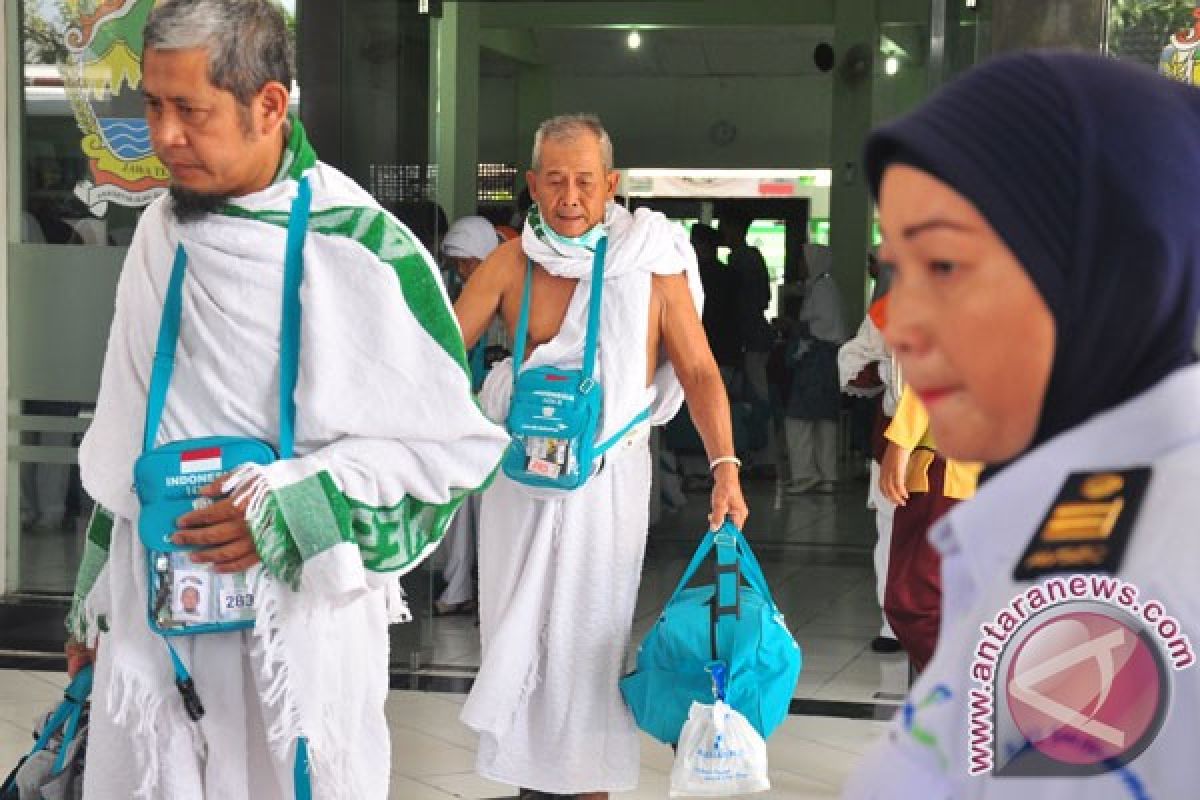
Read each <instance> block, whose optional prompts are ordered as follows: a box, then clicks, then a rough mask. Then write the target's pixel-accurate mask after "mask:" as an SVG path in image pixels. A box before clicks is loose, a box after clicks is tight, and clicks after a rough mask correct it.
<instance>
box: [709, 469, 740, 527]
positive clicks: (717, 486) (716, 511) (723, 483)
mask: <svg viewBox="0 0 1200 800" xmlns="http://www.w3.org/2000/svg"><path fill="white" fill-rule="evenodd" d="M726 516H728V517H729V518H730V519H731V520H732V521H733V524H734V525H736V526H737V529H738V530H741V529H742V527H743V526H744V525H745V524H746V517H748V516H750V510H749V509H748V508H746V498H744V497H742V484H741V481H740V480H739V479H738V467H737V464H718V465H717V468H716V470H715V471H714V472H713V490H712V513H711V514H709V515H708V525H709V527H710V528H711V529H712V530H714V531H715V530H716V529H717V528H719V527H721V524H722V523H724V522H725V517H726Z"/></svg>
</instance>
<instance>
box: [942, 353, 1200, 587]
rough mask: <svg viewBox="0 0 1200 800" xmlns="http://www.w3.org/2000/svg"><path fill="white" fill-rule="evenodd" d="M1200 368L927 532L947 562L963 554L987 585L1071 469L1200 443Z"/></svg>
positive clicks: (1174, 377)
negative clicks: (1199, 407)
mask: <svg viewBox="0 0 1200 800" xmlns="http://www.w3.org/2000/svg"><path fill="white" fill-rule="evenodd" d="M1197 397H1200V365H1193V366H1189V367H1183V368H1182V369H1178V370H1176V371H1175V372H1172V373H1171V374H1170V375H1168V376H1167V377H1166V378H1164V379H1163V380H1161V381H1159V383H1158V384H1156V385H1155V386H1153V387H1151V388H1150V389H1148V390H1146V391H1145V392H1143V393H1142V394H1140V395H1138V396H1137V397H1134V398H1133V399H1132V400H1129V401H1127V402H1125V403H1123V404H1121V405H1119V406H1117V407H1116V408H1113V409H1110V410H1108V411H1105V412H1102V413H1100V414H1097V415H1096V416H1094V417H1092V418H1091V419H1089V420H1088V421H1086V422H1084V423H1083V424H1082V425H1078V426H1076V427H1074V428H1072V429H1070V430H1068V431H1066V432H1064V433H1061V434H1059V435H1058V436H1056V437H1054V438H1053V439H1050V440H1049V441H1047V442H1045V443H1044V444H1042V445H1041V446H1039V447H1037V448H1036V449H1034V450H1032V451H1030V452H1029V453H1026V454H1025V455H1023V456H1021V457H1020V458H1019V459H1017V460H1016V461H1014V462H1013V463H1012V464H1010V465H1008V466H1007V467H1005V468H1004V469H1003V470H1001V471H1000V472H998V473H996V475H995V476H994V477H992V478H991V480H989V481H987V482H986V483H985V484H984V485H983V486H982V487H980V489H979V492H978V493H977V494H976V495H975V496H974V497H973V498H971V499H970V500H968V501H966V502H964V503H961V504H959V505H958V506H956V507H955V508H954V509H953V510H952V511H951V512H950V513H949V514H947V515H946V516H945V517H944V518H942V520H941V521H939V522H938V523H937V524H936V525H935V526H934V528H933V530H932V532H931V533H930V541H931V542H932V543H933V545H934V546H935V547H936V548H937V549H938V550H939V551H940V552H941V553H942V555H943V556H944V557H946V558H950V557H955V556H958V557H964V558H966V559H967V561H968V565H969V569H970V571H971V574H972V575H973V576H974V577H975V579H976V580H977V581H978V582H979V583H983V582H984V581H986V580H990V578H991V577H992V576H993V575H994V574H995V570H996V568H997V566H1001V567H1002V568H1003V569H1008V568H1009V567H1010V566H1011V565H1012V564H1014V563H1016V560H1017V558H1018V557H1019V556H1020V554H1021V552H1022V551H1023V550H1024V548H1025V546H1026V545H1027V544H1028V543H1029V539H1030V537H1031V536H1032V535H1033V530H1034V528H1035V527H1036V525H1037V524H1038V522H1040V521H1041V518H1042V517H1043V516H1044V515H1045V513H1046V509H1048V508H1049V507H1050V504H1051V503H1052V502H1053V501H1054V498H1055V497H1057V496H1058V492H1059V490H1060V489H1061V488H1062V483H1063V481H1064V480H1065V479H1066V477H1067V475H1069V474H1070V473H1072V472H1082V471H1089V470H1100V469H1124V468H1127V467H1136V466H1145V465H1148V464H1152V463H1153V462H1155V461H1157V460H1158V459H1160V458H1162V457H1163V456H1165V455H1166V454H1167V453H1169V452H1171V451H1173V450H1176V449H1178V448H1179V447H1181V446H1182V445H1184V444H1186V443H1188V442H1190V441H1193V440H1195V439H1198V438H1200V415H1198V414H1196V413H1195V405H1196V398H1197Z"/></svg>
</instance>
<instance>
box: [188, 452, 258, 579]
mask: <svg viewBox="0 0 1200 800" xmlns="http://www.w3.org/2000/svg"><path fill="white" fill-rule="evenodd" d="M226 478H227V476H224V475H222V476H221V477H220V478H217V479H216V480H215V481H213V482H212V483H210V484H209V485H208V486H205V487H204V488H203V489H201V490H200V495H201V496H202V497H208V498H211V499H216V498H220V499H216V502H214V503H213V504H212V505H211V506H209V507H208V508H202V509H200V510H198V511H192V512H190V513H187V514H184V515H183V516H182V517H180V518H179V519H178V520H176V523H175V524H177V525H178V526H179V527H180V530H179V531H178V532H177V533H176V534H175V535H174V536H173V537H172V538H171V541H173V542H175V544H183V545H194V546H197V547H200V548H202V549H200V550H196V551H195V552H193V553H192V554H191V557H192V561H194V562H196V563H197V564H203V563H210V564H212V565H213V566H214V568H215V569H216V570H217V572H241V571H243V570H246V569H249V568H250V567H252V566H254V565H255V564H257V563H258V561H259V558H258V551H257V550H256V549H255V548H254V537H253V536H252V535H251V533H250V526H249V524H247V522H246V512H245V505H246V503H245V500H244V499H243V498H242V497H222V496H221V495H222V493H221V484H223V483H224V482H225V480H226Z"/></svg>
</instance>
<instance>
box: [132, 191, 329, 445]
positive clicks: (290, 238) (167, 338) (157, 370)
mask: <svg viewBox="0 0 1200 800" xmlns="http://www.w3.org/2000/svg"><path fill="white" fill-rule="evenodd" d="M311 205H312V190H311V189H310V188H309V185H308V178H301V179H300V186H299V191H298V192H297V194H296V199H295V200H294V201H292V213H291V216H290V218H289V220H288V232H287V249H286V251H285V255H284V262H283V322H282V325H281V330H280V335H279V456H280V458H291V457H292V455H293V453H294V444H295V423H296V397H295V392H296V376H297V374H298V371H299V367H298V359H297V355H298V353H299V350H300V282H301V280H302V278H303V276H304V234H305V232H306V231H307V230H308V213H309V207H310V206H311ZM187 260H188V258H187V251H186V250H184V249H183V245H182V244H180V245H179V246H178V247H177V248H176V249H175V263H174V265H173V266H172V268H171V281H170V283H169V284H168V285H167V296H166V298H165V299H164V300H163V313H162V322H161V323H160V324H159V328H158V345H157V347H156V348H155V351H154V368H153V370H152V371H151V374H150V392H149V395H148V397H147V400H146V426H145V430H144V431H143V435H142V451H143V452H147V451H149V450H153V449H154V441H155V439H157V438H158V428H159V425H161V424H162V415H163V408H164V407H165V406H166V402H167V390H168V389H169V388H170V386H171V374H172V373H173V372H174V371H175V350H176V346H177V345H178V343H179V318H180V316H182V312H183V279H184V274H185V273H186V272H187Z"/></svg>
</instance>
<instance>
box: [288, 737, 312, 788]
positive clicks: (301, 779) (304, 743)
mask: <svg viewBox="0 0 1200 800" xmlns="http://www.w3.org/2000/svg"><path fill="white" fill-rule="evenodd" d="M292 788H293V789H295V797H296V800H312V796H313V795H312V764H311V763H310V761H309V758H308V739H306V738H305V737H303V736H301V737H300V738H299V739H297V740H296V761H295V763H294V764H293V765H292Z"/></svg>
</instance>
